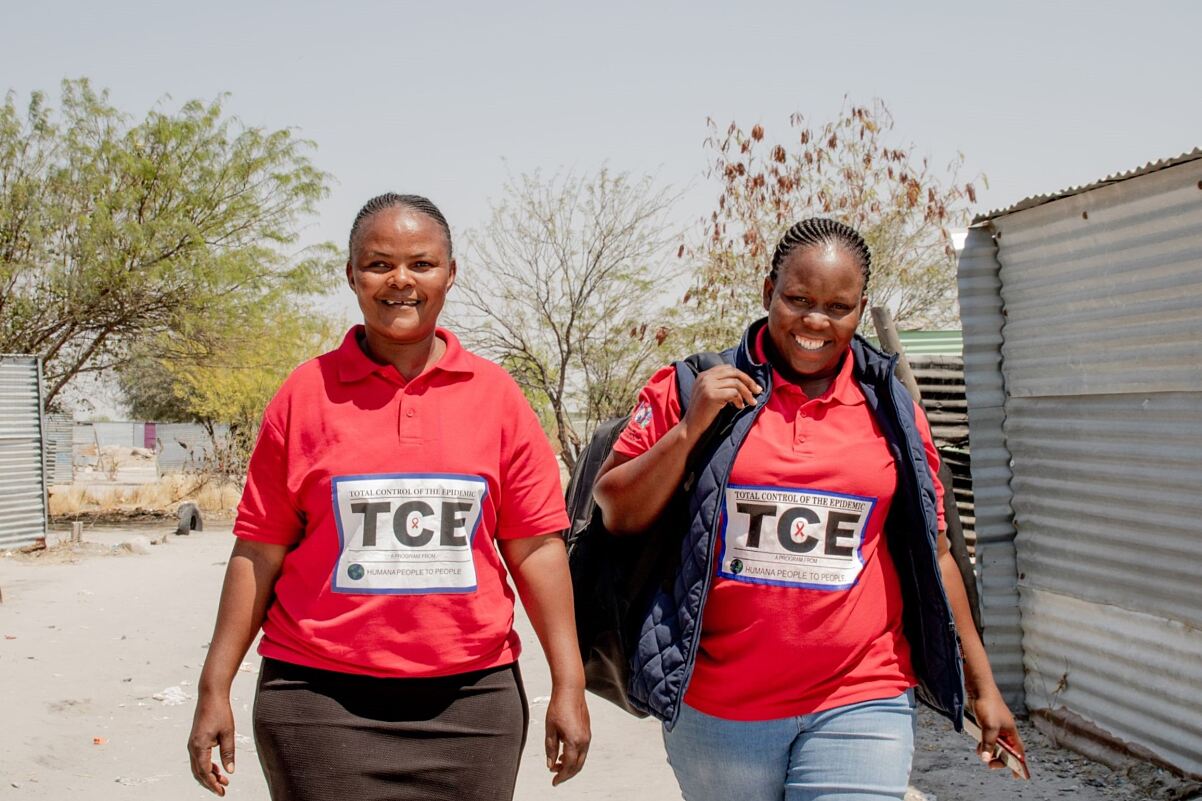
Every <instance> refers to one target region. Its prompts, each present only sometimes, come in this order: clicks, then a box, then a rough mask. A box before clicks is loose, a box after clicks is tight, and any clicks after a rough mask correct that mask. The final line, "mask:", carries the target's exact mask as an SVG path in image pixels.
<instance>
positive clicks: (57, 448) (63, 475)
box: [42, 414, 75, 487]
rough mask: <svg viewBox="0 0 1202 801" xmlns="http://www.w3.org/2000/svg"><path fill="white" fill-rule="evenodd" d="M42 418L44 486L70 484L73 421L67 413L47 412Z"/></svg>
mask: <svg viewBox="0 0 1202 801" xmlns="http://www.w3.org/2000/svg"><path fill="white" fill-rule="evenodd" d="M42 419H43V421H44V422H45V425H46V435H45V437H44V441H45V451H44V452H43V462H44V463H45V465H46V486H48V487H52V486H54V485H56V484H70V483H71V481H72V474H73V471H74V462H75V448H74V436H75V431H74V429H75V421H74V420H73V419H72V418H71V416H70V415H67V414H47V415H44V416H43V418H42Z"/></svg>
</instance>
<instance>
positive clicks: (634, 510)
mask: <svg viewBox="0 0 1202 801" xmlns="http://www.w3.org/2000/svg"><path fill="white" fill-rule="evenodd" d="M699 436H700V434H699V433H698V432H693V431H690V430H689V427H688V425H687V424H686V423H685V421H683V420H682V421H681V422H679V423H677V424H676V425H675V426H673V427H672V428H671V429H670V430H669V431H668V433H667V434H665V435H664V436H663V437H661V438H660V439H659V440H658V441H657V442H656V443H655V444H654V445H652V446H651V448H650V449H649V450H647V451H645V452H644V453H641V454H639V455H638V456H636V457H635V458H633V459H629V460H626V459H624V458H621V457H618V456H617V455H616V454H610V457H609V460H608V461H607V462H606V464H605V465H604V466H602V468H601V477H600V478H599V479H598V480H597V485H596V487H594V488H593V497H594V498H596V500H597V506H599V507H600V508H601V519H602V521H603V522H604V523H605V527H606V528H607V529H609V530H610V531H611V532H613V533H615V534H636V533H639V532H642V531H646V530H647V528H648V527H650V526H651V524H652V523H654V522H655V521H656V519H657V518H658V517H659V516H660V515H661V514H662V513H663V511H664V509H665V508H667V506H668V502H669V501H671V499H672V495H673V494H674V493H675V492H676V490H677V488H678V487H680V484H681V482H682V481H683V480H684V472H685V468H686V466H687V464H688V459H689V452H690V451H691V450H692V449H693V447H694V446H695V445H696V444H697V440H698V437H699Z"/></svg>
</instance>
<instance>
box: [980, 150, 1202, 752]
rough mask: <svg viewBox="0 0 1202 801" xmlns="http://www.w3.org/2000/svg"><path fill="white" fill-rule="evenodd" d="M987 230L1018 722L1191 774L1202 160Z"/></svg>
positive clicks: (1195, 734)
mask: <svg viewBox="0 0 1202 801" xmlns="http://www.w3.org/2000/svg"><path fill="white" fill-rule="evenodd" d="M992 225H993V228H994V230H995V231H996V232H997V234H998V240H997V241H998V248H999V249H998V253H997V259H998V262H999V263H1000V265H1001V269H1000V272H999V274H998V275H999V277H1000V292H999V296H998V297H999V298H1000V300H1001V303H1002V308H1004V312H1003V314H1004V319H1005V323H1004V325H1003V326H1001V344H1000V353H1001V356H1002V365H1001V366H1002V369H1001V371H1000V372H999V373H997V374H996V376H995V378H994V383H995V385H996V383H997V381H998V380H1000V379H1001V376H1002V375H1004V376H1005V384H1004V386H1005V390H1006V393H1007V400H1006V403H1005V406H1004V423H1003V425H1002V432H1003V433H1004V440H1003V441H1002V443H1001V444H1002V447H1003V449H1008V452H1009V454H1010V455H1011V458H1012V460H1013V461H1012V473H1013V476H1012V479H1011V480H1010V481H1009V485H1010V489H1011V490H1012V492H1013V500H1012V502H1011V503H1012V506H1013V509H1014V524H1015V527H1016V528H1017V532H1018V534H1017V537H1016V539H1015V544H1016V546H1017V556H1018V558H1017V569H1018V576H1019V582H1018V583H1019V587H1020V599H1021V609H1022V625H1023V629H1024V631H1025V638H1024V640H1023V647H1024V651H1025V667H1026V670H1027V678H1026V693H1027V705H1028V707H1029V708H1031V709H1033V710H1035V709H1053V710H1054V709H1055V708H1060V707H1062V708H1064V709H1066V710H1068V711H1069V712H1072V713H1075V714H1076V715H1080V716H1081V717H1083V718H1085V719H1087V720H1088V721H1090V722H1092V723H1094V724H1096V725H1097V726H1098V727H1100V728H1101V729H1103V730H1104V731H1105V732H1107V733H1108V734H1109V735H1111V736H1112V737H1113V738H1115V739H1116V740H1119V741H1123V742H1126V743H1131V744H1134V745H1135V746H1137V747H1142V748H1146V749H1148V750H1150V751H1151V752H1152V753H1153V754H1155V755H1157V756H1159V757H1161V758H1163V759H1165V760H1166V761H1168V762H1170V763H1171V764H1173V765H1176V766H1178V767H1180V768H1181V769H1183V770H1187V771H1190V772H1192V773H1196V774H1198V773H1202V693H1199V692H1198V688H1199V687H1202V659H1199V655H1200V654H1202V580H1200V579H1199V573H1200V572H1202V571H1200V568H1202V524H1200V523H1199V521H1202V161H1193V162H1188V163H1184V164H1179V165H1177V166H1173V167H1170V168H1168V169H1163V170H1160V171H1157V172H1151V173H1149V174H1145V175H1140V176H1138V177H1134V178H1131V179H1128V180H1124V181H1120V182H1116V183H1113V184H1110V185H1103V186H1099V187H1097V188H1094V189H1091V190H1089V191H1087V192H1084V193H1081V194H1077V195H1073V196H1070V197H1065V198H1061V199H1059V200H1056V201H1054V202H1050V203H1047V204H1045V205H1041V206H1036V207H1034V208H1029V209H1025V210H1021V211H1017V212H1014V213H1010V214H1003V215H1002V216H1000V217H997V218H995V219H994V220H993V221H992ZM982 233H983V232H982ZM972 272H973V271H972V270H971V268H970V269H968V270H967V271H966V264H965V262H964V261H963V260H962V261H961V291H962V292H963V290H964V287H965V279H966V277H967V276H968V275H971V274H972ZM981 289H982V290H984V289H985V288H984V286H982V287H981ZM982 304H985V301H984V300H983V299H982ZM964 308H965V299H964V296H963V294H962V296H961V309H962V313H963V310H964ZM994 322H995V323H996V318H995V320H994ZM968 340H969V336H968V325H967V322H966V325H965V352H966V359H967V354H968ZM983 356H984V353H982V357H983ZM969 383H970V401H971V386H972V383H973V382H972V381H970V382H969ZM978 383H982V384H983V383H986V381H985V376H984V375H981V376H979V377H978ZM996 399H997V397H996V386H995V392H994V394H991V395H990V400H992V401H994V402H996ZM988 408H989V410H990V411H991V412H992V413H995V414H996V406H990V407H988ZM996 426H997V423H996V421H993V422H992V423H991V424H990V426H989V427H991V428H993V430H994V432H995V434H996ZM984 428H985V427H982V430H984ZM977 432H978V429H977V427H976V426H975V425H974V427H973V443H972V444H973V461H974V478H975V477H977V471H976V461H977V457H978V442H977ZM995 484H996V485H997V486H998V491H999V493H1001V492H1002V490H1001V486H1000V484H1001V482H995ZM977 489H978V507H979V506H980V505H981V497H980V495H981V492H982V488H981V485H980V483H979V480H978V484H977ZM980 518H981V515H980V514H978V528H979V530H980V528H981V522H980ZM987 631H988V629H987Z"/></svg>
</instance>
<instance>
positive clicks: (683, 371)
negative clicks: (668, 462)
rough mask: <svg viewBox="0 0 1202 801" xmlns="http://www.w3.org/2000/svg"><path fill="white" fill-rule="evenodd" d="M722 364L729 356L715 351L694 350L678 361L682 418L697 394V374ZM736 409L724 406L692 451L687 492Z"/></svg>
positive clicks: (686, 476) (684, 486) (684, 483)
mask: <svg viewBox="0 0 1202 801" xmlns="http://www.w3.org/2000/svg"><path fill="white" fill-rule="evenodd" d="M720 364H726V360H725V359H723V358H722V355H721V354H719V353H714V352H712V351H703V352H701V353H694V354H693V355H691V356H688V357H686V358H684V359H681V360H680V361H678V362H676V398H677V400H678V401H679V402H680V416H681V417H682V418H683V417H684V413H685V411H687V410H688V408H689V398H690V397H691V396H692V394H693V385H694V384H696V383H697V375H698V374H699V373H703V372H705V371H706V370H708V369H710V368H711V367H717V366H718V365H720ZM734 411H735V410H734V407H732V406H727V407H725V408H723V410H722V411H721V412H719V413H718V416H717V417H716V418H714V422H713V423H711V424H710V427H709V428H707V429H706V430H705V433H704V434H702V435H701V439H700V440H698V442H697V445H696V446H695V447H694V448H693V450H692V451H691V452H690V453H689V458H688V461H687V462H686V463H685V470H684V481H682V482H681V489H682V490H684V491H685V492H689V491H690V490H692V488H693V483H694V482H695V481H696V480H697V468H698V467H699V466H700V464H701V460H702V457H703V456H704V455H705V453H706V451H707V450H708V449H709V447H710V445H711V444H712V443H713V442H714V440H715V439H716V438H718V437H719V436H721V435H722V433H723V432H726V431H728V430H729V428H730V424H731V422H732V421H733V420H734Z"/></svg>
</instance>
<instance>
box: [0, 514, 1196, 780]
mask: <svg viewBox="0 0 1202 801" xmlns="http://www.w3.org/2000/svg"><path fill="white" fill-rule="evenodd" d="M166 530H168V529H166V528H164V527H163V526H160V525H154V524H151V525H150V526H149V527H148V526H144V525H140V526H139V527H138V528H137V529H134V528H117V527H107V528H100V527H95V528H91V529H89V530H88V531H87V532H86V534H85V540H86V544H85V546H84V547H82V548H80V547H76V548H75V550H74V552H73V551H71V550H68V549H66V548H65V547H62V546H60V547H52V548H51V549H49V550H48V551H45V552H42V553H41V554H40V555H37V556H21V555H9V556H6V557H4V558H0V591H2V592H3V603H2V604H0V690H2V692H3V699H4V700H3V705H2V706H0V798H14V799H16V798H21V799H66V798H70V797H79V798H87V799H89V800H90V801H109V800H110V799H155V800H156V801H161V800H168V799H169V800H170V801H174V800H175V799H201V798H205V797H209V796H208V795H207V793H205V792H204V791H203V790H202V789H200V788H199V787H198V786H197V785H196V784H195V783H194V782H193V780H192V778H191V774H190V773H189V770H188V764H187V758H186V754H185V750H184V745H185V741H186V738H187V734H188V729H189V726H190V724H191V717H192V703H193V701H194V699H195V684H196V680H197V678H198V676H199V672H200V666H201V663H202V661H203V659H204V654H205V648H206V645H207V643H208V640H209V636H210V633H211V629H212V624H213V616H214V613H215V609H216V603H217V597H218V592H219V590H220V586H221V577H222V574H223V571H224V568H225V561H226V557H227V555H228V552H229V548H230V545H231V538H230V536H229V525H228V524H215V525H214V524H211V525H210V526H209V530H207V531H205V532H203V533H196V534H193V535H191V536H188V537H175V536H174V535H172V536H170V537H168V538H167V541H166V543H164V544H162V545H155V546H152V547H150V548H148V549H147V550H148V551H149V552H148V553H142V554H139V553H131V552H129V551H128V550H124V549H120V548H117V549H116V550H114V548H113V546H116V545H118V544H119V543H121V542H123V541H128V540H129V539H130V538H131V537H133V536H135V535H143V536H151V537H154V536H159V535H161V534H162V533H164V531H166ZM518 625H519V627H520V631H521V634H522V638H523V641H524V642H525V643H526V653H525V654H524V655H523V657H522V665H523V671H524V674H525V678H526V683H527V691H528V693H529V696H530V698H531V705H532V708H533V709H532V721H533V722H532V726H531V731H530V737H529V744H528V746H527V752H526V756H525V759H524V761H523V766H522V770H521V774H520V777H519V782H518V790H517V796H516V797H517V798H518V799H520V801H532V800H533V799H544V798H545V799H560V800H561V801H574V800H575V799H675V798H679V793H678V792H677V790H676V785H675V781H674V780H673V778H672V774H671V770H670V768H669V767H668V766H667V764H666V762H665V761H664V757H663V748H662V745H661V742H660V734H659V726H658V724H656V723H655V722H653V721H650V720H638V719H635V718H633V717H630V716H628V715H626V714H625V713H623V712H621V711H620V710H618V709H617V708H616V707H612V706H610V705H609V704H607V703H605V702H604V701H600V700H597V699H593V700H592V702H591V705H590V708H591V712H592V718H593V747H592V750H591V753H590V755H589V762H588V765H587V766H586V768H585V770H584V772H583V773H582V774H581V775H580V776H578V777H577V778H575V779H574V780H572V781H571V782H569V783H567V784H565V785H563V786H561V787H559V788H555V789H552V788H551V786H550V780H549V774H547V773H546V772H545V768H544V765H543V759H542V756H541V754H540V753H539V751H540V750H541V741H542V724H541V717H542V711H543V710H544V709H545V703H546V701H545V699H546V696H547V695H548V692H549V689H550V685H549V678H548V675H547V671H546V667H545V663H544V662H543V660H542V655H541V653H540V652H539V649H538V645H537V642H536V640H535V638H534V636H533V634H532V632H531V631H530V629H529V625H528V624H527V622H526V621H525V619H524V618H522V619H521V620H519V624H518ZM257 670H258V658H257V657H256V656H255V655H254V654H253V653H252V654H251V655H250V656H248V657H247V661H246V663H245V664H244V665H243V669H242V671H240V672H239V674H238V678H237V680H236V681H235V683H234V688H233V702H234V708H235V711H236V715H237V720H238V725H239V727H240V730H241V731H242V732H247V733H249V731H250V706H251V702H252V699H253V695H254V685H255V679H256V674H257ZM1024 737H1025V739H1026V741H1027V743H1028V748H1029V753H1030V755H1031V760H1030V761H1031V769H1032V772H1033V773H1034V780H1033V781H1031V782H1018V781H1014V780H1011V779H1009V778H1008V777H1007V776H1005V775H1002V774H1001V773H1000V772H993V773H990V772H989V771H986V770H985V769H984V768H983V767H982V766H981V765H980V764H979V763H977V762H976V761H975V757H974V756H973V754H972V750H971V744H970V743H969V741H968V739H967V738H965V737H963V735H959V734H956V733H955V732H953V731H951V728H950V726H949V725H948V724H946V723H945V722H943V721H942V720H939V719H936V718H935V717H934V716H931V715H923V716H922V717H921V718H920V736H919V744H918V748H917V753H916V756H915V768H914V774H913V777H912V783H913V785H914V788H913V789H912V791H911V793H910V796H909V798H910V799H911V801H921V800H922V799H927V801H952V799H983V801H1003V799H1019V800H1020V801H1023V800H1025V801H1045V800H1048V799H1065V798H1073V799H1102V800H1104V801H1113V800H1117V799H1125V800H1127V801H1164V800H1165V799H1185V798H1193V797H1194V795H1192V794H1191V793H1192V792H1193V790H1191V789H1190V788H1188V787H1186V786H1184V785H1182V784H1181V783H1179V782H1176V781H1173V780H1172V778H1171V777H1169V776H1167V775H1165V774H1164V773H1163V772H1162V771H1157V770H1153V769H1142V770H1136V771H1132V772H1130V775H1128V774H1120V773H1116V772H1112V771H1110V770H1108V769H1106V768H1104V767H1102V766H1100V765H1096V764H1094V763H1091V762H1089V761H1087V760H1085V759H1082V758H1080V757H1077V756H1075V755H1072V754H1071V753H1069V752H1066V751H1062V750H1059V749H1057V748H1055V747H1054V746H1052V745H1050V744H1049V743H1048V742H1047V741H1046V740H1045V739H1044V738H1043V737H1042V736H1041V735H1040V734H1039V733H1038V732H1036V731H1034V729H1032V728H1031V727H1029V726H1024ZM237 764H238V769H237V771H236V773H235V775H234V777H233V779H232V784H231V788H230V793H229V795H228V797H229V798H231V799H243V800H245V801H252V800H254V801H259V800H260V799H266V798H267V793H266V788H265V785H264V781H263V778H262V775H261V774H260V772H259V769H258V763H257V759H256V757H255V754H254V743H253V742H252V741H251V739H250V738H249V737H246V736H244V735H242V734H240V735H239V737H238V763H237ZM1195 789H1196V788H1195Z"/></svg>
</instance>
